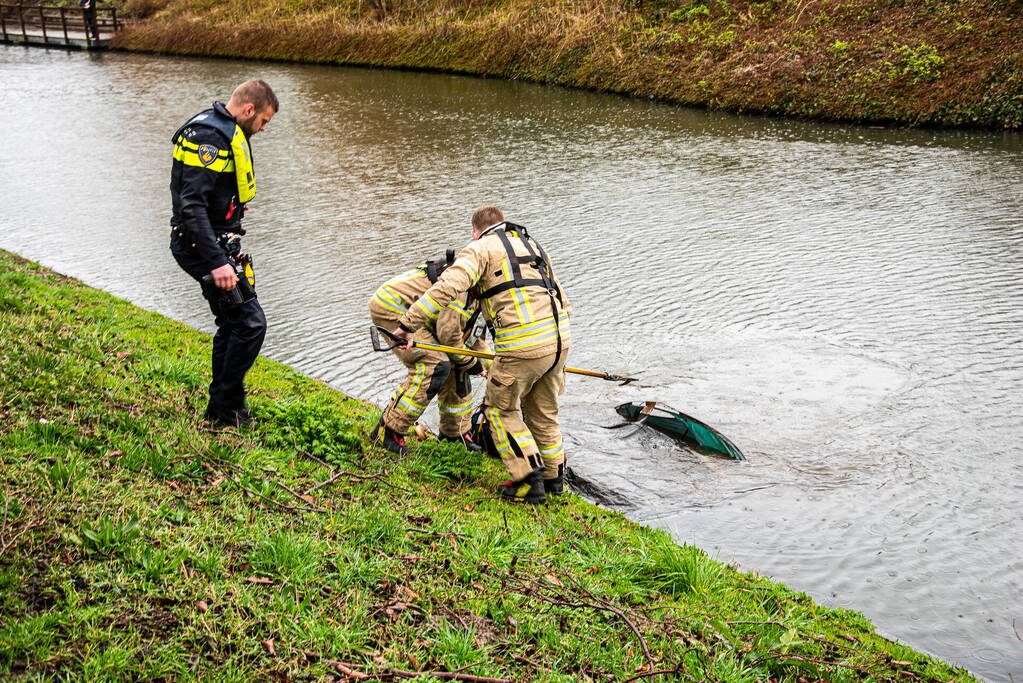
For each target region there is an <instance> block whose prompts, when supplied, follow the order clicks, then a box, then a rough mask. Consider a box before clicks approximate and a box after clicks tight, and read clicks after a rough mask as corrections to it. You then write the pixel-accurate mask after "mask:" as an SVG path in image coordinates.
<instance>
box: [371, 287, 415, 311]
mask: <svg viewBox="0 0 1023 683" xmlns="http://www.w3.org/2000/svg"><path fill="white" fill-rule="evenodd" d="M373 301H375V302H377V303H378V304H380V305H381V306H383V307H384V308H386V309H387V310H389V311H394V312H395V313H397V314H398V315H403V314H404V313H405V311H407V310H408V307H407V306H406V305H405V302H404V301H402V300H401V297H400V296H398V295H397V294H395V293H394V290H392V289H388V288H387V286H386V285H385V286H383V287H381V288H380V289H378V290H377V293H376V294H374V295H373Z"/></svg>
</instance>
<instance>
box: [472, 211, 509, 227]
mask: <svg viewBox="0 0 1023 683" xmlns="http://www.w3.org/2000/svg"><path fill="white" fill-rule="evenodd" d="M503 220H504V214H503V213H501V209H499V208H497V207H496V206H481V207H480V208H478V209H476V210H475V211H473V212H472V227H473V229H474V230H482V229H483V228H489V227H490V226H491V225H494V224H495V223H500V222H501V221H503Z"/></svg>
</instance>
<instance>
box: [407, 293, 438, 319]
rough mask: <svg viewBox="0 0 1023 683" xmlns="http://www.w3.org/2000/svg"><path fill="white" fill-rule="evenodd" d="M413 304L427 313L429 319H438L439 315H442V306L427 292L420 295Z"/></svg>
mask: <svg viewBox="0 0 1023 683" xmlns="http://www.w3.org/2000/svg"><path fill="white" fill-rule="evenodd" d="M413 306H414V307H417V308H419V309H420V310H422V311H423V313H425V314H426V319H427V321H433V320H436V319H437V316H438V315H440V306H439V305H438V304H437V302H436V301H434V300H433V298H432V297H430V296H429V295H427V294H423V295H422V296H421V297H419V298H418V299H417V300H416V303H415V304H413Z"/></svg>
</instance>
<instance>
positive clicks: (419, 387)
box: [372, 315, 472, 436]
mask: <svg viewBox="0 0 1023 683" xmlns="http://www.w3.org/2000/svg"><path fill="white" fill-rule="evenodd" d="M372 318H373V324H374V325H379V326H381V327H384V328H386V329H388V330H393V329H395V328H396V327H397V326H398V323H397V322H395V321H393V320H388V319H384V318H381V317H377V316H376V315H374V316H372ZM412 338H413V339H414V340H416V341H421V342H430V343H431V344H439V343H440V342H438V341H437V338H436V337H434V336H433V333H432V332H430V331H429V330H428V329H426V328H423V329H421V330H418V331H416V332H415V334H413V335H412ZM392 353H393V354H394V355H395V356H397V358H398V360H400V361H401V362H402V364H403V365H404V366H405V367H406V368H408V375H407V376H406V377H405V380H404V381H403V382H402V383H401V384H399V385H398V388H397V389H395V390H394V393H393V394H391V399H390V400H389V401H388V402H387V407H386V408H384V424H385V425H386V426H387V427H388V428H389V429H392V430H394V431H395V432H397V433H398V434H405V433H406V432H407V431H408V430H409V427H411V426H412V425H414V424H415V423H416V420H418V419H419V418H420V417H421V416H422V415H423V411H425V410H426V406H428V405H429V404H430V400H431V399H432V398H433V397H434V396H436V397H437V408H438V409H439V410H440V432H441V434H444V435H446V436H460V435H462V434H465V433H466V432H467V431H469V428H470V427H471V420H472V392H470V393H469V394H468V395H466V396H459V395H458V385H457V383H456V381H455V374H456V373H455V369H454V364H453V363H452V362H451V359H450V358H448V355H447V354H446V353H441V352H440V351H424V350H423V349H409V350H407V351H406V350H404V349H394V350H393V351H392Z"/></svg>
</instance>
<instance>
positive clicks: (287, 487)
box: [273, 479, 326, 513]
mask: <svg viewBox="0 0 1023 683" xmlns="http://www.w3.org/2000/svg"><path fill="white" fill-rule="evenodd" d="M273 482H274V483H275V484H277V485H278V486H280V487H281V488H282V489H284V490H285V491H287V492H288V493H290V494H291V495H293V496H294V497H295V498H296V499H298V500H300V501H302V502H303V503H310V501H309V500H308V499H307V498H305V497H304V496H303V495H302V494H301V493H299V492H298V491H296V490H294V489H293V488H291V487H290V486H287V485H286V484H283V483H282V482H279V481H277V480H276V479H274V480H273ZM310 504H311V503H310ZM302 509H304V510H312V511H313V512H320V513H325V512H326V510H325V509H323V508H321V507H315V508H302Z"/></svg>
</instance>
